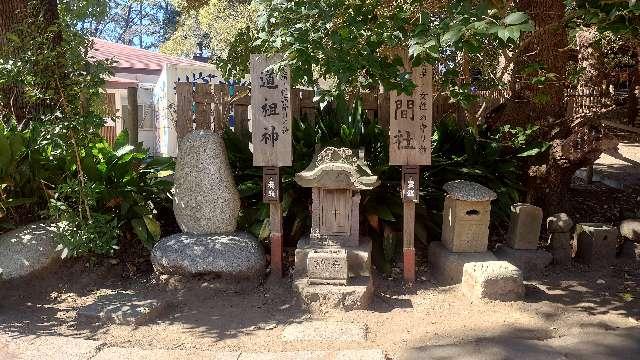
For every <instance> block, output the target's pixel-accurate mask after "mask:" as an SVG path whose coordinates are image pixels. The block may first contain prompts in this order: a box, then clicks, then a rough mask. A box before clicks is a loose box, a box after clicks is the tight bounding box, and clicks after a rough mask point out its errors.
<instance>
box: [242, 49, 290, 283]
mask: <svg viewBox="0 0 640 360" xmlns="http://www.w3.org/2000/svg"><path fill="white" fill-rule="evenodd" d="M281 60H282V55H274V56H267V55H264V54H252V55H251V109H252V112H251V115H252V116H251V142H252V144H253V165H254V166H262V167H263V192H264V193H263V201H265V202H267V203H269V220H270V226H271V269H272V271H273V272H274V273H275V274H278V276H282V209H281V208H280V181H279V169H278V168H279V167H280V166H291V158H292V155H291V83H290V81H289V69H286V70H285V71H282V72H276V71H275V70H274V69H273V67H272V65H274V64H276V63H278V62H280V61H281Z"/></svg>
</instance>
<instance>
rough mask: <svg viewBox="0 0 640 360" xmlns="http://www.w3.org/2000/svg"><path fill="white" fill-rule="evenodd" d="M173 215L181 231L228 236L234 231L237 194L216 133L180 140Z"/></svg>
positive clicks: (208, 132) (199, 131) (220, 141)
mask: <svg viewBox="0 0 640 360" xmlns="http://www.w3.org/2000/svg"><path fill="white" fill-rule="evenodd" d="M178 150H179V153H178V158H177V159H176V171H175V175H174V199H173V212H174V214H175V216H176V220H177V221H178V225H180V229H182V231H184V232H188V233H192V234H227V233H231V232H233V231H234V230H235V229H236V222H237V220H238V212H239V211H240V195H239V194H238V189H237V188H236V184H235V182H234V180H233V175H232V174H231V169H230V168H229V161H228V160H227V152H226V150H225V146H224V141H223V140H222V137H221V136H220V135H219V134H216V133H213V132H211V131H205V130H197V131H194V132H192V133H190V134H188V135H186V136H185V137H184V138H183V139H182V140H180V146H179V149H178Z"/></svg>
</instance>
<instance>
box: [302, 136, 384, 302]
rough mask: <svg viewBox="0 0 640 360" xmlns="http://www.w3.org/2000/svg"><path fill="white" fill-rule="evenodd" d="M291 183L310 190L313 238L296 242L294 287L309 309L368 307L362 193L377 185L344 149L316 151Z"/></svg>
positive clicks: (367, 254)
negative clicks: (294, 182)
mask: <svg viewBox="0 0 640 360" xmlns="http://www.w3.org/2000/svg"><path fill="white" fill-rule="evenodd" d="M295 180H296V182H297V183H298V184H300V185H301V186H303V187H309V188H311V191H312V206H311V219H312V220H311V234H310V236H309V237H304V238H302V239H300V241H299V242H298V247H297V249H296V253H295V265H296V266H295V282H294V286H295V288H296V289H297V290H298V292H299V293H300V295H301V297H302V299H303V301H304V302H305V303H306V304H307V305H308V307H309V309H310V310H311V311H317V312H323V311H327V310H331V309H341V310H353V309H362V308H366V306H367V305H368V303H369V301H370V298H371V296H372V294H373V289H372V283H371V276H370V267H371V264H370V255H371V240H370V239H368V238H362V239H361V238H360V226H359V225H360V209H359V208H360V193H359V192H360V191H361V190H370V189H373V188H374V187H376V186H378V184H379V181H378V178H377V176H375V175H373V173H372V172H371V170H370V169H369V167H368V166H367V165H366V164H365V162H364V153H363V152H360V154H359V156H356V155H355V154H354V153H353V151H352V150H350V149H346V148H334V147H328V148H325V149H323V150H322V151H320V152H319V153H316V154H315V155H314V157H313V160H312V161H311V164H310V165H309V166H308V167H307V168H306V169H305V170H304V171H302V172H300V173H298V174H296V177H295Z"/></svg>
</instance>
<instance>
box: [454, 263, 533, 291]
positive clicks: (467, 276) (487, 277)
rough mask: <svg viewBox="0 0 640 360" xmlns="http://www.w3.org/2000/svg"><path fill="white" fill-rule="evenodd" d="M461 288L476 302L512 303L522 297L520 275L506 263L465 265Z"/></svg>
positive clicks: (517, 270) (513, 267)
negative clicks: (497, 301)
mask: <svg viewBox="0 0 640 360" xmlns="http://www.w3.org/2000/svg"><path fill="white" fill-rule="evenodd" d="M461 287H462V291H463V292H464V293H465V294H466V295H467V296H468V297H470V298H472V299H476V300H485V299H486V300H499V301H514V300H520V299H522V298H523V297H524V284H523V282H522V273H521V272H520V270H519V269H518V268H517V267H515V266H513V265H512V264H510V263H508V262H506V261H488V262H472V263H468V264H465V265H464V269H463V275H462V286H461Z"/></svg>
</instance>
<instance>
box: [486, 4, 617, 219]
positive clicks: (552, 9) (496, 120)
mask: <svg viewBox="0 0 640 360" xmlns="http://www.w3.org/2000/svg"><path fill="white" fill-rule="evenodd" d="M515 6H516V8H517V9H518V10H520V11H523V12H526V13H527V14H528V15H529V17H530V18H531V19H532V20H533V21H534V22H535V31H534V32H533V33H532V34H529V35H528V36H527V37H526V38H525V39H523V40H522V42H521V47H520V48H519V49H518V50H517V51H516V52H515V53H514V54H513V56H512V58H513V59H514V61H513V70H512V73H511V77H510V78H511V83H510V90H511V94H510V97H509V99H507V101H506V102H505V103H504V104H503V106H501V107H499V108H498V110H497V112H496V113H494V114H491V115H490V116H489V117H488V123H489V124H490V125H491V126H501V125H506V124H510V125H512V126H520V127H527V126H529V125H537V126H538V127H539V132H538V138H539V139H544V140H546V141H548V142H549V143H550V144H551V146H550V148H549V153H548V154H543V155H540V156H538V157H536V158H535V159H533V160H532V161H531V163H530V166H529V171H528V180H527V188H528V192H529V193H528V194H527V198H528V199H531V200H532V202H535V203H538V204H539V205H541V206H542V207H543V208H544V209H545V212H547V213H548V214H551V213H555V212H560V211H566V207H565V206H566V200H567V199H566V197H567V192H568V189H569V185H570V184H571V177H572V176H573V174H574V173H575V171H576V170H577V169H579V168H581V167H583V166H588V165H590V164H592V163H593V162H594V161H595V160H596V159H597V158H598V157H599V156H600V154H601V153H602V151H603V150H605V149H607V148H609V147H611V146H613V145H614V144H615V141H611V139H610V138H609V137H607V136H605V135H604V133H603V131H602V126H601V123H600V118H599V117H598V116H596V114H583V115H579V116H577V117H575V118H573V117H570V116H569V115H568V114H567V111H566V110H567V101H566V98H565V89H566V84H567V82H566V79H565V77H566V71H567V65H568V61H569V54H568V51H567V47H568V43H569V42H568V33H567V29H566V27H565V24H564V18H565V6H564V3H563V1H562V0H518V1H516V2H515ZM597 70H600V71H602V68H600V69H596V71H597ZM595 75H596V74H594V76H595ZM539 76H545V77H546V81H545V82H544V83H543V84H542V85H535V84H532V83H531V81H530V80H531V79H532V78H534V77H539Z"/></svg>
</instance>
